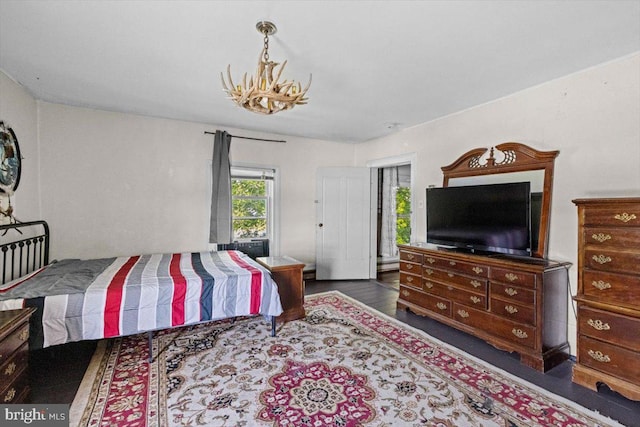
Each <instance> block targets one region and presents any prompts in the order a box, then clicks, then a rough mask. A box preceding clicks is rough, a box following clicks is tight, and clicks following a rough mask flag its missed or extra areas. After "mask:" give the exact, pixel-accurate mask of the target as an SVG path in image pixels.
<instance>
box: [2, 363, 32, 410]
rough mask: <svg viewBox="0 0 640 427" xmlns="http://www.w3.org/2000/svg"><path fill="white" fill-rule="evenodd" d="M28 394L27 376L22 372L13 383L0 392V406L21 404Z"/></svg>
mask: <svg viewBox="0 0 640 427" xmlns="http://www.w3.org/2000/svg"><path fill="white" fill-rule="evenodd" d="M28 392H29V376H28V375H27V372H26V371H23V372H22V373H21V374H20V375H19V376H18V378H16V379H15V381H14V382H13V383H11V384H8V385H7V386H6V388H4V389H1V390H0V404H1V405H5V404H11V403H21V401H23V400H24V398H25V395H26V394H27V393H28Z"/></svg>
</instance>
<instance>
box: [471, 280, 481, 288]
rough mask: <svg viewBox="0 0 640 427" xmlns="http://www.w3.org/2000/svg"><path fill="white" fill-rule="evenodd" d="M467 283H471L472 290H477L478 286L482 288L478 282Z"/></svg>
mask: <svg viewBox="0 0 640 427" xmlns="http://www.w3.org/2000/svg"><path fill="white" fill-rule="evenodd" d="M469 283H471V286H473V287H474V288H479V287H480V286H482V283H480V282H478V281H477V280H472V281H471V282H469Z"/></svg>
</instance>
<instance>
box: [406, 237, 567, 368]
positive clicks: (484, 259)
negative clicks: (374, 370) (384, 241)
mask: <svg viewBox="0 0 640 427" xmlns="http://www.w3.org/2000/svg"><path fill="white" fill-rule="evenodd" d="M399 249H400V293H399V297H398V308H401V309H409V310H411V311H413V312H415V313H416V314H420V315H423V316H428V317H431V318H433V319H436V320H438V321H440V322H442V323H445V324H447V325H449V326H452V327H454V328H456V329H459V330H462V331H464V332H467V333H469V334H472V335H474V336H476V337H479V338H481V339H483V340H485V341H486V342H488V343H490V344H491V345H493V346H495V347H497V348H500V349H502V350H506V351H512V352H517V353H519V355H520V361H521V362H522V363H523V364H525V365H527V366H530V367H532V368H534V369H537V370H539V371H546V370H548V369H550V368H552V367H553V366H555V365H557V364H559V363H561V362H562V361H564V360H566V359H567V358H568V356H569V344H568V342H567V307H568V301H569V291H568V287H567V286H568V279H567V276H568V273H567V269H568V268H569V267H570V264H569V263H561V262H554V261H549V260H543V259H536V258H525V259H513V258H509V257H505V256H482V255H475V254H469V253H461V252H454V251H448V250H442V249H439V248H437V247H435V246H426V245H424V246H412V245H401V246H399Z"/></svg>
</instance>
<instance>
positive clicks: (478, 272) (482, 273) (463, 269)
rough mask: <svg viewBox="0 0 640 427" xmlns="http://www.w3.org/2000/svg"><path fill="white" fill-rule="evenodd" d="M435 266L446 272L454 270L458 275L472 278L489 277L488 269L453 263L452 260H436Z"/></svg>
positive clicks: (469, 264)
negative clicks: (466, 275)
mask: <svg viewBox="0 0 640 427" xmlns="http://www.w3.org/2000/svg"><path fill="white" fill-rule="evenodd" d="M435 266H436V267H440V268H444V269H446V270H455V271H457V272H459V273H462V274H468V275H470V276H474V277H482V278H486V277H488V276H489V268H488V267H486V266H484V265H481V264H474V263H470V262H463V261H455V260H452V259H438V261H437V262H436V263H435Z"/></svg>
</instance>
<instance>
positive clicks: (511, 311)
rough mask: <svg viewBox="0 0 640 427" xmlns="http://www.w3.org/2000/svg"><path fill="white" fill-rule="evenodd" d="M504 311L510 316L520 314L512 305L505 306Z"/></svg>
mask: <svg viewBox="0 0 640 427" xmlns="http://www.w3.org/2000/svg"><path fill="white" fill-rule="evenodd" d="M504 310H505V311H506V312H507V313H509V314H516V313H517V312H518V309H517V308H515V307H514V306H512V305H505V306H504Z"/></svg>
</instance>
